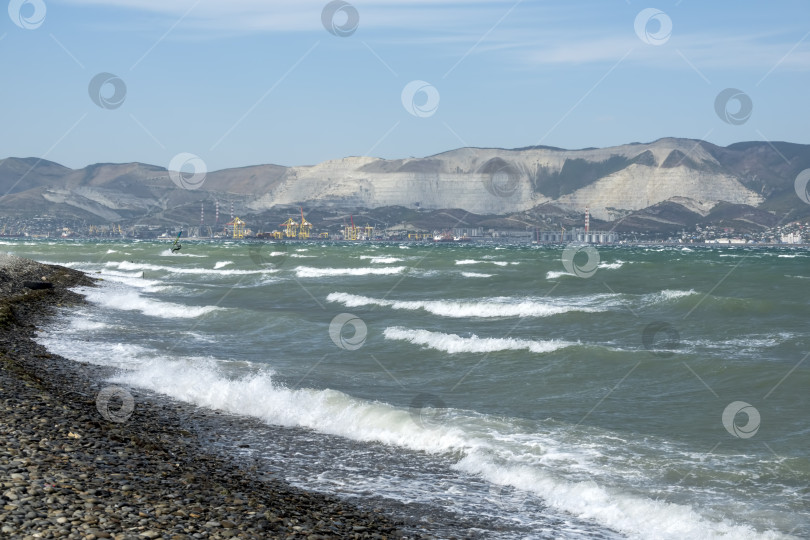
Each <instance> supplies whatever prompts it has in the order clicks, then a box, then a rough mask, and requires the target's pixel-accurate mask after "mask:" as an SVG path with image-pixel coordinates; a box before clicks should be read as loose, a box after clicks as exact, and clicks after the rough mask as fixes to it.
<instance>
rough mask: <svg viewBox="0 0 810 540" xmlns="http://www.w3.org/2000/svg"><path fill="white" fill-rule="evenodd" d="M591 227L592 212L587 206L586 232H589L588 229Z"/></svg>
mask: <svg viewBox="0 0 810 540" xmlns="http://www.w3.org/2000/svg"><path fill="white" fill-rule="evenodd" d="M590 228H591V212H590V210H589V209H588V207H587V206H586V207H585V234H588V229H590Z"/></svg>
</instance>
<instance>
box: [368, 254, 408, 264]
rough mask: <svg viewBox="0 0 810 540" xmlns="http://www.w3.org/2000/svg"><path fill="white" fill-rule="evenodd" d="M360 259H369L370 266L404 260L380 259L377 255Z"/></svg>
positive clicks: (396, 258)
mask: <svg viewBox="0 0 810 540" xmlns="http://www.w3.org/2000/svg"><path fill="white" fill-rule="evenodd" d="M360 258H361V259H370V262H371V264H391V263H395V262H402V261H403V260H404V259H402V258H401V257H380V256H378V255H360Z"/></svg>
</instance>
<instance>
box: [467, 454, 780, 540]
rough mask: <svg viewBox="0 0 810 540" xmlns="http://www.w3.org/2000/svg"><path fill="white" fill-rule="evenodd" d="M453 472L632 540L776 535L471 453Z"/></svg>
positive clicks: (614, 489)
mask: <svg viewBox="0 0 810 540" xmlns="http://www.w3.org/2000/svg"><path fill="white" fill-rule="evenodd" d="M455 468H457V469H459V470H462V471H465V472H469V473H472V474H479V475H481V476H483V477H484V478H485V479H487V480H489V481H490V482H493V483H496V484H500V485H511V486H514V487H516V488H518V489H521V490H524V491H528V492H532V493H535V494H537V495H539V496H540V497H542V498H543V500H544V501H545V502H546V503H547V504H549V506H551V507H553V508H556V509H559V510H563V511H565V512H568V513H570V514H573V515H575V516H577V517H579V518H581V519H589V520H595V521H597V522H599V523H602V524H603V525H606V526H608V527H610V528H612V529H614V530H616V531H619V532H621V533H624V534H626V535H628V536H629V537H631V538H639V539H642V538H656V539H661V540H682V539H684V538H689V539H692V540H699V539H706V540H709V539H717V540H720V539H724V540H725V539H730V538H734V539H735V540H738V539H739V540H743V539H776V538H784V536H783V535H781V534H779V533H776V532H772V531H769V532H765V533H759V532H757V531H756V530H754V529H753V528H751V527H748V526H745V525H739V524H736V523H733V522H729V521H721V522H714V521H709V520H707V519H705V518H703V517H702V516H700V514H698V513H697V512H696V511H695V510H693V509H692V508H691V507H690V506H686V505H680V504H673V503H668V502H665V501H659V500H652V499H648V498H644V497H640V496H638V495H634V494H629V493H626V492H623V491H621V490H619V489H616V488H611V487H603V486H599V485H597V484H596V483H595V482H593V481H589V480H586V481H572V480H566V479H562V478H559V477H556V476H555V475H554V473H553V470H548V469H544V468H540V467H532V466H527V465H507V466H504V465H498V464H497V463H495V462H494V460H493V459H492V458H491V456H489V455H487V454H486V453H484V452H481V451H476V450H473V451H471V452H469V453H467V455H465V456H464V457H463V458H462V459H461V460H460V461H459V462H458V463H457V464H456V465H455Z"/></svg>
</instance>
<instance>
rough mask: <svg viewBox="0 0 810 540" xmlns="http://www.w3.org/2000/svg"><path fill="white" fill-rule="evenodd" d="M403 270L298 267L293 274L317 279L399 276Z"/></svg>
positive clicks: (401, 268)
mask: <svg viewBox="0 0 810 540" xmlns="http://www.w3.org/2000/svg"><path fill="white" fill-rule="evenodd" d="M404 270H405V267H404V266H388V267H384V268H311V267H309V266H299V267H297V268H296V269H295V274H296V275H297V276H298V277H302V278H319V277H329V276H368V275H391V274H399V273H401V272H403V271H404Z"/></svg>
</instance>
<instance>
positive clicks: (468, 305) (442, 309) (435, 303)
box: [326, 292, 601, 318]
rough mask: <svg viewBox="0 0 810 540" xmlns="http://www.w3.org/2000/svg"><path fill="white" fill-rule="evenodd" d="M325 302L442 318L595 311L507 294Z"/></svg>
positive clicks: (333, 297) (331, 298) (336, 296)
mask: <svg viewBox="0 0 810 540" xmlns="http://www.w3.org/2000/svg"><path fill="white" fill-rule="evenodd" d="M326 301H327V302H338V303H341V304H343V305H345V306H346V307H359V306H386V307H390V308H392V309H402V310H420V309H422V310H425V311H427V312H428V313H432V314H434V315H439V316H441V317H455V318H459V317H479V318H491V317H550V316H552V315H558V314H561V313H568V312H570V311H585V312H596V311H601V310H600V309H596V308H593V307H587V306H581V305H579V306H578V305H574V304H571V303H570V302H566V301H565V300H562V301H561V303H560V305H555V304H553V303H551V302H550V301H541V300H525V299H520V300H518V299H514V298H508V297H498V298H486V299H481V300H477V301H464V300H386V299H380V298H369V297H367V296H359V295H356V294H349V293H339V292H338V293H331V294H329V295H328V296H327V297H326Z"/></svg>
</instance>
